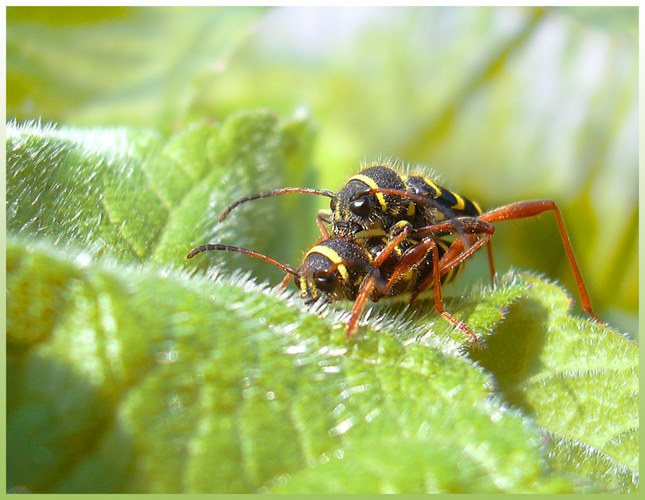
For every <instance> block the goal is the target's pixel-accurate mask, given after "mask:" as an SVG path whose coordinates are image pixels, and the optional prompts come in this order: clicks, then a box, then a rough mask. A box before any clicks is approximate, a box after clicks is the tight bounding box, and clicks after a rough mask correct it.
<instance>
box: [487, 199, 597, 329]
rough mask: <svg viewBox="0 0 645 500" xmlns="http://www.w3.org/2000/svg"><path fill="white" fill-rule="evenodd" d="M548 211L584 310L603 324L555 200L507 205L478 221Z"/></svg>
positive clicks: (498, 219)
mask: <svg viewBox="0 0 645 500" xmlns="http://www.w3.org/2000/svg"><path fill="white" fill-rule="evenodd" d="M548 210H553V211H554V212H555V218H556V221H557V223H558V230H559V231H560V239H562V244H563V245H564V250H565V252H566V254H567V258H568V259H569V266H570V267H571V270H572V271H573V276H574V278H575V280H576V286H577V287H578V296H579V297H580V303H581V306H582V310H583V311H585V312H586V313H587V314H589V315H590V316H591V317H592V318H594V319H595V320H596V321H599V322H600V323H602V320H601V319H600V318H599V317H598V316H596V314H595V313H594V312H593V309H592V307H591V300H590V299H589V294H588V293H587V288H586V287H585V283H584V281H583V279H582V274H581V273H580V269H579V268H578V263H577V262H576V258H575V256H574V254H573V248H571V241H570V240H569V234H568V233H567V229H566V227H565V225H564V220H563V219H562V214H561V213H560V209H559V208H558V206H557V205H556V204H555V202H554V201H553V200H530V201H519V202H517V203H511V204H510V205H505V206H503V207H499V208H496V209H495V210H491V211H490V212H486V213H485V214H483V215H481V216H479V217H478V219H480V220H482V221H486V222H491V223H492V222H497V221H503V220H511V219H524V218H527V217H535V216H536V215H539V214H541V213H542V212H546V211H548Z"/></svg>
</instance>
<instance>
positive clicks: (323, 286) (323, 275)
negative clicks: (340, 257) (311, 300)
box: [314, 271, 336, 292]
mask: <svg viewBox="0 0 645 500" xmlns="http://www.w3.org/2000/svg"><path fill="white" fill-rule="evenodd" d="M314 283H315V284H316V288H318V289H319V290H322V291H323V292H333V291H334V287H335V286H336V274H334V273H327V272H325V271H316V272H315V273H314Z"/></svg>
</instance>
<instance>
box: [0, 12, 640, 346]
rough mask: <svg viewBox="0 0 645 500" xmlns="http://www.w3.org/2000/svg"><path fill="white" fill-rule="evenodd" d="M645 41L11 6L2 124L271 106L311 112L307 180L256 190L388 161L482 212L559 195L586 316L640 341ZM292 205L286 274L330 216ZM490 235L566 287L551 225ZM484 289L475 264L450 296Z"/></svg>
mask: <svg viewBox="0 0 645 500" xmlns="http://www.w3.org/2000/svg"><path fill="white" fill-rule="evenodd" d="M637 29H638V10H637V8H631V7H616V8H614V7H611V8H610V7H599V8H546V9H536V8H435V7H422V8H421V7H420V8H296V7H293V8H277V9H261V8H180V7H174V8H135V7H128V8H121V7H119V8H43V7H9V8H8V9H7V117H8V118H9V119H12V118H16V119H18V120H19V121H22V120H26V119H33V118H41V119H42V120H44V121H56V122H60V123H63V124H68V125H85V126H96V125H101V126H105V125H134V126H145V127H153V128H155V129H156V130H158V131H159V132H161V133H162V134H163V135H165V136H168V134H170V133H171V132H172V131H173V130H178V129H181V128H184V127H185V126H186V125H187V124H190V123H192V122H194V121H195V120H201V119H203V118H208V119H214V120H218V121H219V120H223V119H225V118H226V117H227V116H229V115H230V114H232V113H234V112H236V111H238V110H240V109H249V108H269V109H271V110H274V111H276V112H278V113H279V114H281V115H282V116H288V115H290V114H292V113H293V114H295V115H296V116H305V115H310V116H312V117H313V118H314V120H315V122H316V123H317V130H318V132H317V134H318V137H317V141H316V147H315V150H314V151H313V158H314V163H315V165H311V164H310V162H309V161H307V157H306V156H305V157H303V162H302V163H301V164H298V163H297V162H293V163H291V164H290V165H289V166H288V168H286V169H285V176H284V179H281V180H280V181H279V182H278V181H277V180H276V182H269V183H267V186H266V187H267V188H268V187H277V186H280V185H311V186H316V187H325V188H329V189H338V188H339V187H340V186H341V185H342V182H343V180H344V179H345V178H346V177H347V176H348V175H349V174H350V173H352V172H353V171H354V170H356V169H357V168H358V167H359V164H360V162H361V160H363V159H368V160H371V159H374V158H377V157H379V156H380V155H385V156H390V155H392V156H398V157H401V158H403V159H404V160H406V161H410V162H423V163H425V164H429V165H430V166H432V167H434V168H435V169H436V170H437V171H438V172H439V173H440V175H441V179H442V180H443V181H444V182H445V183H446V184H447V185H448V186H449V187H451V188H453V189H454V190H456V191H458V192H460V193H462V194H464V195H466V196H468V197H470V198H473V199H475V200H477V201H478V202H479V203H480V204H481V205H482V206H483V207H489V208H492V207H494V206H498V205H502V204H504V203H508V202H511V201H516V200H521V199H526V198H552V199H555V200H556V201H557V202H558V203H559V204H560V206H561V207H562V209H563V212H564V216H565V220H566V221H567V225H568V228H569V231H570V234H571V238H572V241H573V245H574V248H575V250H576V252H577V255H578V258H579V260H580V264H581V267H582V269H583V274H584V276H585V279H586V281H587V285H588V287H589V289H590V292H591V296H592V299H593V301H594V304H595V307H596V309H597V310H598V311H597V312H598V313H599V315H600V316H601V317H603V318H606V319H607V320H608V321H610V322H611V323H614V324H616V325H617V326H619V327H622V329H624V330H627V331H629V333H630V334H632V335H634V334H635V333H636V331H637V325H638V323H637V311H638V265H637V243H636V242H637V240H638V230H637V225H638V224H637V222H638V216H637V211H638V193H637V184H638V183H637V175H638V174H637V165H638V141H637V124H638V114H637V103H638V101H637V95H638V64H637V62H638V50H637V49H638V47H637ZM239 194H240V195H241V194H245V193H239ZM292 196H293V198H290V200H289V201H285V202H284V203H285V204H286V206H288V207H291V209H290V211H291V214H290V215H289V216H288V217H289V220H287V221H285V224H284V225H290V226H292V227H295V228H297V234H296V235H294V237H293V239H289V240H288V241H285V239H284V238H282V239H279V241H278V242H276V245H275V247H274V248H269V249H268V251H270V252H272V253H273V254H274V255H276V256H277V257H278V258H281V259H284V260H288V261H290V262H292V263H294V264H297V263H298V261H299V260H300V258H301V255H302V253H301V252H302V251H303V250H304V249H305V248H306V247H307V245H308V244H309V243H310V242H311V241H313V240H314V239H315V238H316V232H317V229H316V227H315V224H313V222H312V221H313V217H314V214H315V211H316V209H317V208H318V207H323V206H324V204H325V200H315V199H314V200H305V199H303V198H305V197H304V196H301V197H297V196H295V195H292ZM257 203H266V204H270V203H278V202H274V201H271V200H267V201H262V202H257ZM505 226H509V227H505ZM499 233H500V234H499V235H498V236H497V237H496V238H495V251H496V257H497V264H498V268H499V269H500V270H506V269H508V268H509V267H510V266H516V267H519V268H527V269H534V270H538V271H540V272H543V273H545V274H546V275H548V276H549V277H551V278H554V279H558V280H561V281H562V282H563V283H564V284H565V285H566V286H567V287H568V288H570V289H574V288H575V287H574V282H573V278H572V276H571V273H570V271H569V269H568V265H567V263H566V259H565V256H564V252H563V251H562V246H561V244H560V243H559V241H558V237H557V233H556V230H555V224H554V222H553V220H551V216H544V217H542V218H541V219H540V220H539V221H536V220H532V221H517V222H512V223H507V224H501V225H499ZM229 243H236V242H229ZM268 273H269V274H267V276H268V275H270V273H271V271H268ZM485 279H486V271H485V259H484V258H482V257H481V256H476V257H475V258H474V259H473V263H472V264H471V265H470V266H469V271H468V272H467V273H466V275H465V276H464V277H463V278H462V279H461V282H462V283H469V282H472V281H480V280H485Z"/></svg>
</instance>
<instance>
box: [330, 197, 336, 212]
mask: <svg viewBox="0 0 645 500" xmlns="http://www.w3.org/2000/svg"><path fill="white" fill-rule="evenodd" d="M329 208H330V210H331V211H332V212H334V211H335V210H336V198H332V199H331V200H329Z"/></svg>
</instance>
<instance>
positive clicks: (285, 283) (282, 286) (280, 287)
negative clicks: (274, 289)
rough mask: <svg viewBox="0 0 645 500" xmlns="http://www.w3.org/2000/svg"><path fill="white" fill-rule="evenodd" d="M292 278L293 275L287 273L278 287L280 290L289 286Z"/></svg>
mask: <svg viewBox="0 0 645 500" xmlns="http://www.w3.org/2000/svg"><path fill="white" fill-rule="evenodd" d="M291 278H293V275H291V274H287V275H286V276H285V277H284V279H283V280H282V281H281V282H280V286H279V287H278V288H279V289H280V290H284V289H285V288H287V285H288V284H289V282H290V281H291Z"/></svg>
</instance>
